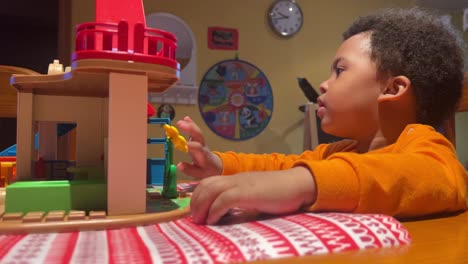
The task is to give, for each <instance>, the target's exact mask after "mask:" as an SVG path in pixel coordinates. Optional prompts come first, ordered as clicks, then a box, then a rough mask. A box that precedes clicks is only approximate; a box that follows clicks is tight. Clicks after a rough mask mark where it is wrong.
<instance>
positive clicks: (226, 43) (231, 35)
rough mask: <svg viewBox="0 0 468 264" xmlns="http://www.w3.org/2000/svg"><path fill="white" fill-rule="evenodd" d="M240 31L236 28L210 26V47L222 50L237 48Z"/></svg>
mask: <svg viewBox="0 0 468 264" xmlns="http://www.w3.org/2000/svg"><path fill="white" fill-rule="evenodd" d="M238 43H239V32H238V30H237V29H235V28H224V27H209V28H208V48H210V49H220V50H237V48H238Z"/></svg>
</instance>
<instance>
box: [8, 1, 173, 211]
mask: <svg viewBox="0 0 468 264" xmlns="http://www.w3.org/2000/svg"><path fill="white" fill-rule="evenodd" d="M175 54H176V38H175V36H174V35H173V34H171V33H168V32H165V31H162V30H157V29H151V28H147V27H146V22H145V16H144V9H143V4H142V0H119V1H112V0H96V21H95V22H90V23H84V24H81V25H78V26H77V27H76V43H75V52H74V53H73V57H72V65H71V70H70V71H69V72H59V73H58V74H53V75H52V74H49V75H28V76H26V75H15V76H13V77H12V78H11V84H12V85H13V86H14V87H15V88H16V89H17V90H18V113H17V118H18V127H17V176H16V177H17V180H20V181H21V180H30V179H31V178H32V175H33V170H34V169H33V168H34V162H35V154H34V123H35V122H38V121H40V122H73V123H76V127H77V129H78V130H77V134H76V166H77V167H86V166H96V165H99V164H101V165H103V166H104V168H105V171H106V177H107V213H108V215H110V216H112V215H123V214H138V213H144V212H145V209H146V208H145V207H146V200H145V199H146V192H145V191H146V158H147V115H146V111H147V108H146V104H147V98H148V91H151V92H162V91H164V90H166V89H168V88H169V87H170V86H172V84H174V83H175V82H176V81H177V80H178V77H179V73H180V70H179V64H178V63H177V61H176V59H175ZM44 131H46V130H44ZM43 134H44V135H45V134H46V132H44V133H43ZM41 136H42V134H41ZM53 140H54V139H52V141H53ZM51 145H53V144H51ZM47 146H49V145H47ZM47 146H43V149H44V148H47ZM39 147H41V146H39ZM53 152H54V149H53V148H52V149H51V150H50V151H49V153H52V154H53ZM103 153H104V157H105V158H104V161H103V159H102V157H103ZM7 199H8V192H7Z"/></svg>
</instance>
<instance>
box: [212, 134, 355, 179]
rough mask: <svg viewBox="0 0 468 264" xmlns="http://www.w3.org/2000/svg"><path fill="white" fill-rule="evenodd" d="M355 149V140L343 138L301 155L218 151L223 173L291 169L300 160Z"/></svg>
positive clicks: (318, 157)
mask: <svg viewBox="0 0 468 264" xmlns="http://www.w3.org/2000/svg"><path fill="white" fill-rule="evenodd" d="M354 149H355V142H354V141H351V140H342V141H339V142H335V143H331V144H322V145H319V146H317V147H316V148H315V149H314V150H313V151H304V152H303V153H302V154H301V155H284V154H279V153H272V154H244V153H235V152H232V151H230V152H225V153H222V152H216V151H214V153H215V154H216V155H218V156H219V157H220V159H221V161H222V164H223V175H231V174H236V173H241V172H247V171H273V170H284V169H290V168H292V167H293V165H294V164H295V163H296V162H297V161H298V160H304V159H305V160H309V161H310V160H322V159H323V158H324V157H327V156H329V155H331V154H333V153H335V152H348V151H353V150H354Z"/></svg>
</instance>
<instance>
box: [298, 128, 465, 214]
mask: <svg viewBox="0 0 468 264" xmlns="http://www.w3.org/2000/svg"><path fill="white" fill-rule="evenodd" d="M406 143H407V144H406V145H405V146H404V147H401V146H400V149H398V150H392V152H390V151H387V152H385V151H376V152H370V153H367V154H355V153H336V154H334V155H331V156H330V157H328V158H327V159H326V160H323V161H308V160H302V161H297V163H296V164H295V165H305V166H307V167H309V169H310V170H311V171H312V173H313V175H314V178H315V183H316V188H317V190H316V191H317V198H316V201H315V203H314V204H313V205H312V206H310V207H309V210H313V211H343V212H356V213H384V214H389V215H394V216H398V217H415V216H422V215H428V214H433V213H441V212H453V211H459V210H465V209H466V208H467V186H466V181H467V180H468V179H466V177H467V174H466V171H465V170H464V168H463V167H462V166H461V164H460V163H459V162H458V161H457V159H456V156H455V153H454V150H453V147H452V145H451V144H450V143H449V142H448V141H447V140H445V138H443V137H442V136H441V135H437V134H436V133H428V134H427V135H424V136H422V137H418V138H414V139H412V140H408V142H406ZM396 148H398V145H397V146H396Z"/></svg>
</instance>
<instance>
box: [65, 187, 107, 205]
mask: <svg viewBox="0 0 468 264" xmlns="http://www.w3.org/2000/svg"><path fill="white" fill-rule="evenodd" d="M70 197H71V208H72V209H73V210H83V211H105V210H107V184H106V183H105V182H104V179H102V180H95V181H71V182H70Z"/></svg>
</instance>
